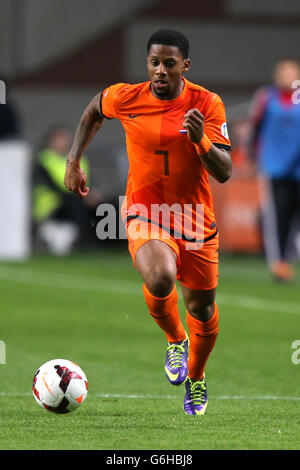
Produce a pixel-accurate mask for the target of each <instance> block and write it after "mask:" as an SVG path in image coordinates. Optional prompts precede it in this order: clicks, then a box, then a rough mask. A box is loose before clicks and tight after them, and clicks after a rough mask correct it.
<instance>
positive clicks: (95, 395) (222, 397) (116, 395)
mask: <svg viewBox="0 0 300 470" xmlns="http://www.w3.org/2000/svg"><path fill="white" fill-rule="evenodd" d="M30 396H33V395H32V393H30V392H0V397H30ZM88 396H89V397H91V398H108V399H110V398H121V399H133V400H137V399H142V400H145V399H153V400H178V396H175V395H143V394H140V395H138V394H128V395H126V394H120V393H90V394H89V395H88ZM209 398H210V399H211V400H287V401H288V400H290V401H300V397H285V396H283V397H280V396H273V395H259V396H249V397H248V396H243V395H232V396H230V395H216V396H210V397H209Z"/></svg>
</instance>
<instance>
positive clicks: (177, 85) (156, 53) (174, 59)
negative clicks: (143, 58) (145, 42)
mask: <svg viewBox="0 0 300 470" xmlns="http://www.w3.org/2000/svg"><path fill="white" fill-rule="evenodd" d="M189 66H190V60H189V59H184V58H183V57H182V55H181V52H180V51H179V49H178V47H177V46H163V45H161V44H153V45H152V46H151V48H150V50H149V55H148V57H147V68H148V73H149V77H150V80H151V90H152V93H153V94H154V96H156V97H157V98H159V99H160V100H172V99H174V98H176V97H177V96H179V95H180V93H181V92H182V86H183V82H182V74H183V73H184V72H186V71H187V70H188V69H189Z"/></svg>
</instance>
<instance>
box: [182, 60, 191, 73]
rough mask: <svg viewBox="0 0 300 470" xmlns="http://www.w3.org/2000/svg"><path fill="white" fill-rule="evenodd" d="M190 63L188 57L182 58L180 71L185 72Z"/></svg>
mask: <svg viewBox="0 0 300 470" xmlns="http://www.w3.org/2000/svg"><path fill="white" fill-rule="evenodd" d="M190 65H191V61H190V59H184V61H183V67H182V73H185V72H187V71H188V69H189V68H190Z"/></svg>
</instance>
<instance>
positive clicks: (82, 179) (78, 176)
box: [64, 159, 90, 198]
mask: <svg viewBox="0 0 300 470" xmlns="http://www.w3.org/2000/svg"><path fill="white" fill-rule="evenodd" d="M86 182H87V177H86V174H85V173H84V172H83V170H82V169H81V168H80V165H79V162H78V161H77V160H70V159H68V160H67V166H66V173H65V179H64V184H65V186H66V188H68V189H69V191H73V192H74V193H76V194H78V196H79V197H81V198H84V197H86V196H87V195H88V193H89V191H90V188H88V187H87V186H86Z"/></svg>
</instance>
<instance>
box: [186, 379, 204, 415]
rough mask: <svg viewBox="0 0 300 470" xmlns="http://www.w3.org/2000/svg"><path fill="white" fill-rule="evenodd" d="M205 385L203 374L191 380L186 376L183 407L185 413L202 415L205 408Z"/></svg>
mask: <svg viewBox="0 0 300 470" xmlns="http://www.w3.org/2000/svg"><path fill="white" fill-rule="evenodd" d="M207 402H208V400H207V385H206V380H205V376H204V377H203V379H202V380H196V381H193V380H192V379H190V377H188V378H187V379H186V382H185V397H184V402H183V409H184V411H185V414H187V415H204V413H205V411H206V408H207Z"/></svg>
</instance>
